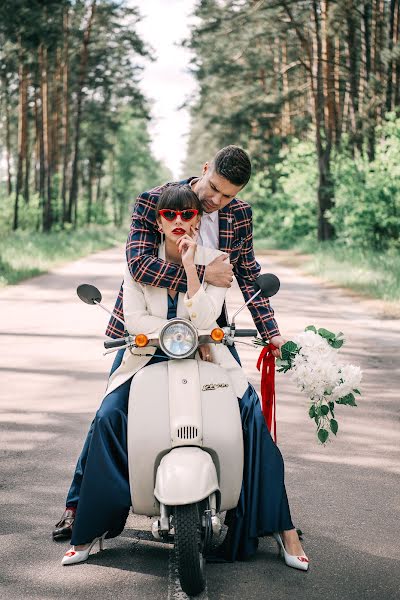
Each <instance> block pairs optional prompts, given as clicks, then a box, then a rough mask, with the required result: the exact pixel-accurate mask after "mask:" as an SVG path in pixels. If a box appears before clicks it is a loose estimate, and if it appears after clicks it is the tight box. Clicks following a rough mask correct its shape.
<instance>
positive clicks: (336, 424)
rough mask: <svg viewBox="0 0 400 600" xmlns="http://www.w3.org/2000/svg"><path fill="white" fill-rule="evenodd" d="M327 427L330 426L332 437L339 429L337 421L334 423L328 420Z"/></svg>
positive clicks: (333, 420)
mask: <svg viewBox="0 0 400 600" xmlns="http://www.w3.org/2000/svg"><path fill="white" fill-rule="evenodd" d="M329 426H330V428H331V431H332V433H333V434H334V435H336V434H337V432H338V429H339V425H338V422H337V421H335V419H331V420H330V423H329Z"/></svg>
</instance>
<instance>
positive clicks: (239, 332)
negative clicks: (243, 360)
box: [235, 329, 258, 337]
mask: <svg viewBox="0 0 400 600" xmlns="http://www.w3.org/2000/svg"><path fill="white" fill-rule="evenodd" d="M257 334H258V331H257V329H236V331H235V337H257Z"/></svg>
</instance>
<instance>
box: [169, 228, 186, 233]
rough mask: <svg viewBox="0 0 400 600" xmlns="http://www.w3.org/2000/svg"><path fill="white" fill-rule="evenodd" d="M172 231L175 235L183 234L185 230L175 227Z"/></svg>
mask: <svg viewBox="0 0 400 600" xmlns="http://www.w3.org/2000/svg"><path fill="white" fill-rule="evenodd" d="M172 233H176V234H177V235H183V234H184V233H186V232H185V230H184V229H180V228H179V227H175V229H173V230H172Z"/></svg>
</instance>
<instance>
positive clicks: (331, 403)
mask: <svg viewBox="0 0 400 600" xmlns="http://www.w3.org/2000/svg"><path fill="white" fill-rule="evenodd" d="M334 408H335V403H334V402H329V410H330V411H331V415H332V417H334V416H335V415H334V412H333V410H334Z"/></svg>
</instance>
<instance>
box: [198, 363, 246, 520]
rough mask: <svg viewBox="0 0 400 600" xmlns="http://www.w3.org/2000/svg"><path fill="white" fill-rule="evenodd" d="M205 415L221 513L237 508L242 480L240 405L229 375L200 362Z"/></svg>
mask: <svg viewBox="0 0 400 600" xmlns="http://www.w3.org/2000/svg"><path fill="white" fill-rule="evenodd" d="M198 364H199V378H200V390H201V392H200V393H201V399H202V415H203V449H204V450H206V451H208V452H209V453H210V454H211V456H212V458H213V461H214V464H215V466H216V469H217V475H218V480H219V487H220V492H221V506H220V507H219V510H220V511H222V510H228V509H230V508H234V507H235V506H236V505H237V502H238V500H239V495H240V490H241V487H242V478H243V433H242V422H241V419H240V411H239V403H238V399H237V397H236V395H235V392H234V387H233V384H232V381H231V379H230V377H229V374H228V373H227V371H225V370H224V369H221V367H219V366H218V365H216V364H213V363H208V362H203V361H199V363H198Z"/></svg>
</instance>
